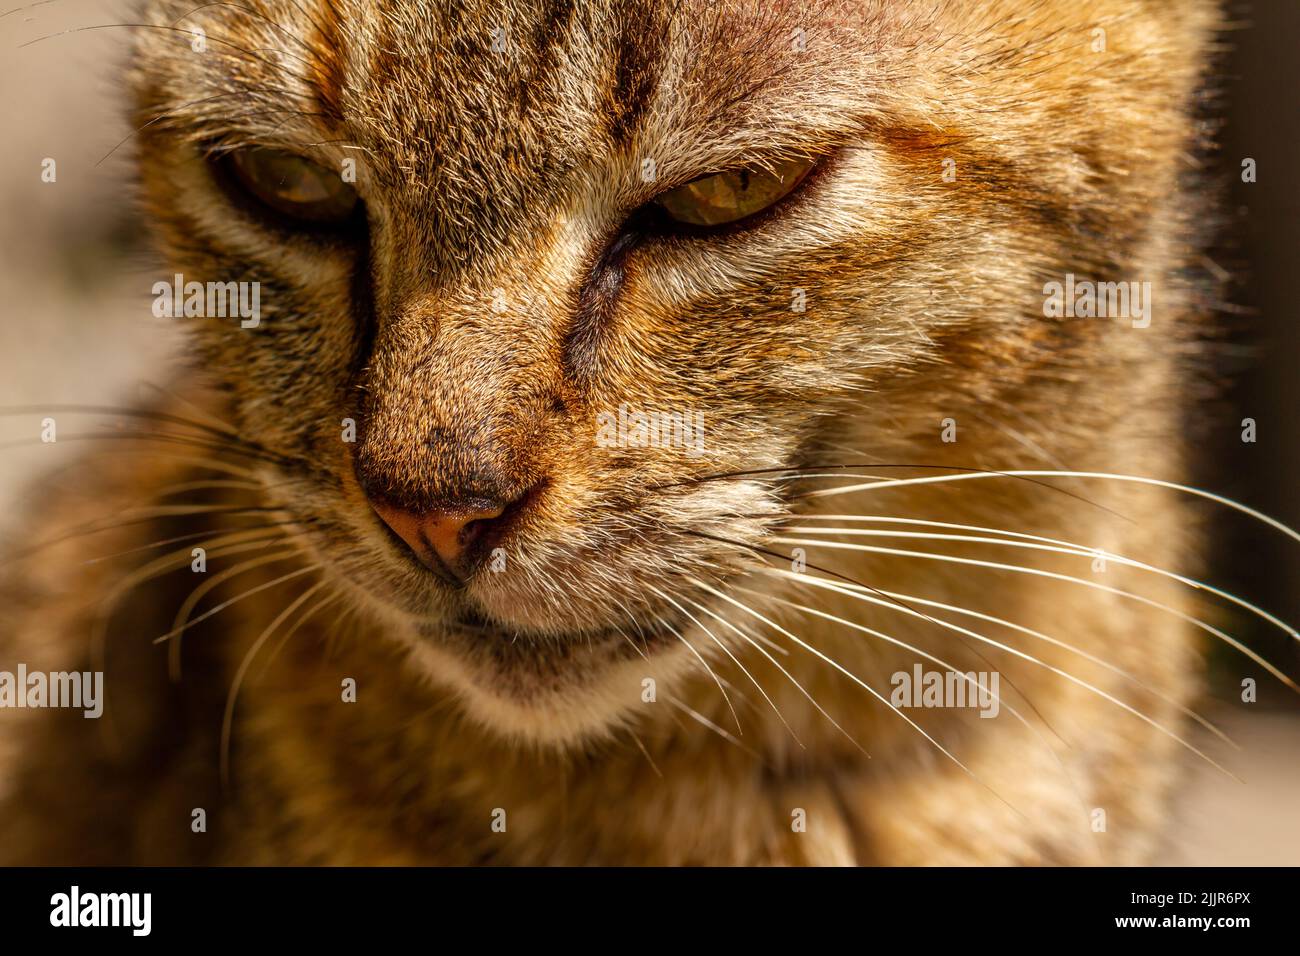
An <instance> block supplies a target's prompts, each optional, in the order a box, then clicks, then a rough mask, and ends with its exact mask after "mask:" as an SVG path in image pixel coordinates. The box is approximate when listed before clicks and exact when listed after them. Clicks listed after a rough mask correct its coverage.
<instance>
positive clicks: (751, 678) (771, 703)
mask: <svg viewBox="0 0 1300 956" xmlns="http://www.w3.org/2000/svg"><path fill="white" fill-rule="evenodd" d="M649 587H650V590H652V591H654V592H655V593H656V594H658V595H659V596H660V597H661V598H663V599H664V600H665V601H668V602H669V603H670V604H672V606H673V607H675V608H677V610H679V611H681V612H682V613H683V614H685V615H686V616H687V617H688V618H690V619H691V620H692V621H694V622H695V625H696V626H697V627H699V629H700V630H702V631H703V632H704V633H705V634H707V635H708V636H709V638H710V639H711V640H712V641H713V643H714V644H717V645H718V647H720V648H722V652H723V653H724V654H726V655H727V656H728V657H729V658H731V661H732V663H733V664H735V665H736V666H737V667H739V668H740V672H741V673H742V674H744V675H745V676H746V677H747V678H749V682H750V683H751V684H753V685H754V687H755V688H757V689H758V692H759V694H761V695H762V697H763V699H764V700H765V701H767V704H768V706H769V707H771V708H772V710H773V711H774V712H775V713H776V716H777V719H778V720H780V721H781V723H782V724H784V725H785V729H786V730H788V731H789V732H790V736H791V737H793V738H794V742H795V743H797V744H798V745H799V746H800V747H803V746H804V745H803V741H801V740H800V739H799V735H798V734H796V733H795V732H794V728H793V727H791V726H790V724H789V722H787V721H786V719H785V715H784V714H782V713H781V708H779V707H777V706H776V702H775V701H774V700H772V698H771V697H769V696H768V695H767V691H765V690H764V689H763V685H762V684H760V683H759V682H758V681H757V680H756V679H755V678H754V675H753V674H751V673H750V672H749V669H748V668H747V667H745V665H744V664H742V663H741V662H740V659H739V658H738V657H736V655H735V654H733V653H732V652H731V648H729V647H727V645H726V644H725V643H724V642H722V641H720V640H718V638H717V637H716V636H715V635H714V633H713V632H712V631H711V630H709V629H708V628H707V627H706V626H705V625H704V623H703V622H702V621H701V620H700V619H699V618H697V617H696V616H695V615H694V614H692V613H691V612H690V611H688V610H686V608H684V607H682V606H681V605H680V604H678V603H677V602H676V601H675V600H673V599H672V598H670V597H669V596H668V595H667V594H664V592H663V591H660V590H659V589H658V588H657V587H655V586H654V585H653V584H652V585H649ZM683 600H687V601H690V598H685V597H684V598H683ZM690 603H692V604H695V606H696V607H699V605H698V604H696V602H694V601H691V602H690ZM715 616H716V615H715ZM755 646H757V645H755ZM764 653H765V654H766V652H764ZM773 663H775V661H773ZM736 727H737V729H739V727H740V724H739V722H737V724H736ZM804 749H807V748H804Z"/></svg>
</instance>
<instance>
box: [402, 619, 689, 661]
mask: <svg viewBox="0 0 1300 956" xmlns="http://www.w3.org/2000/svg"><path fill="white" fill-rule="evenodd" d="M421 630H422V632H424V633H425V635H426V636H428V637H430V638H446V637H449V636H450V637H453V638H455V639H457V640H459V641H461V642H466V643H472V644H474V645H475V646H476V647H477V648H479V649H483V650H490V651H493V652H494V653H498V654H505V653H508V654H511V655H512V656H513V655H519V654H527V653H528V652H529V651H530V649H542V648H545V649H546V650H547V651H548V652H554V651H555V650H556V649H567V650H568V651H569V652H573V651H579V652H580V651H581V650H582V649H584V648H586V649H592V650H594V649H596V648H597V647H600V648H603V649H605V650H609V649H610V648H611V647H617V646H618V645H621V646H622V649H623V650H625V651H626V656H628V657H635V656H641V657H647V656H649V655H650V654H652V653H654V652H655V651H658V650H660V649H662V648H664V647H667V646H668V645H670V644H671V643H672V642H673V641H676V640H680V637H679V631H680V624H679V622H677V621H676V620H674V619H672V618H670V617H668V616H663V617H660V618H658V619H656V621H654V622H653V623H649V622H647V623H643V624H641V625H640V626H639V627H632V626H627V627H623V626H619V625H613V626H608V627H597V628H589V629H579V630H571V631H562V632H556V631H539V630H535V629H530V628H527V627H521V626H518V625H513V624H506V623H502V622H499V621H496V620H494V619H492V618H491V617H489V616H488V615H486V614H484V613H483V612H481V611H479V610H478V609H477V608H474V607H466V608H464V609H462V610H460V611H459V612H458V613H456V614H455V615H453V616H452V617H451V618H450V619H448V620H444V621H441V622H439V623H437V624H432V623H431V624H429V625H427V626H425V627H422V628H421ZM620 656H621V655H620Z"/></svg>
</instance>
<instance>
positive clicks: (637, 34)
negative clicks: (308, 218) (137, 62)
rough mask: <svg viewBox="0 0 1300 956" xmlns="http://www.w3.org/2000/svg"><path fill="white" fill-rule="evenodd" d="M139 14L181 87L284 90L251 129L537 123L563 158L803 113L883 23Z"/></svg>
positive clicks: (751, 12) (570, 11) (524, 2)
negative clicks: (773, 104) (665, 134)
mask: <svg viewBox="0 0 1300 956" xmlns="http://www.w3.org/2000/svg"><path fill="white" fill-rule="evenodd" d="M151 9H152V10H153V12H154V14H155V15H154V17H153V18H152V19H153V22H154V23H155V24H156V25H157V27H158V30H157V31H156V32H154V33H153V34H152V35H151V36H149V37H147V38H144V39H145V44H144V45H143V50H144V52H145V55H146V56H150V55H153V56H155V57H156V58H157V59H159V60H161V62H162V63H163V65H164V67H165V68H166V69H170V70H172V71H174V72H179V74H180V76H179V77H178V78H177V82H176V83H175V85H176V86H177V88H178V89H177V92H178V93H184V92H195V91H204V90H207V89H227V90H229V91H230V101H231V102H230V103H228V104H225V105H229V106H233V105H236V104H238V103H239V99H238V94H239V91H240V89H241V87H242V88H243V89H245V90H247V91H249V92H250V94H257V95H258V96H259V97H260V98H267V97H269V96H270V95H272V94H273V93H274V92H276V91H279V92H280V93H282V94H283V95H284V96H286V97H291V98H292V99H293V102H290V103H285V104H282V105H283V106H284V107H285V109H284V111H283V113H282V114H281V115H278V116H275V115H270V114H266V115H264V114H262V113H253V114H249V115H250V117H251V118H252V119H253V120H254V121H256V120H260V119H265V120H267V122H265V123H264V124H263V126H264V127H269V128H272V129H275V130H281V129H288V130H295V129H297V128H298V127H303V129H304V132H308V133H311V132H319V131H321V130H322V129H326V131H328V132H338V131H340V130H341V129H342V127H344V126H347V127H348V128H349V130H350V131H351V132H354V133H355V134H356V135H358V136H360V137H364V138H366V139H368V140H369V142H367V143H366V145H368V146H370V147H372V148H375V149H385V148H387V149H391V148H393V147H400V146H401V145H402V144H403V143H414V144H420V143H421V142H428V143H429V144H430V145H431V146H432V147H433V148H434V149H435V150H437V149H438V148H439V145H438V144H439V143H440V142H441V143H443V144H446V145H454V142H455V139H456V136H455V134H456V131H457V128H458V127H471V128H473V130H474V131H475V133H476V135H477V138H478V140H479V141H480V142H482V141H487V140H489V139H491V140H495V141H497V142H500V143H502V144H508V143H510V142H511V140H519V141H521V145H522V143H523V141H525V140H527V139H528V138H529V137H530V135H532V133H533V131H535V130H537V129H539V128H544V129H546V130H548V131H550V132H553V133H556V134H559V135H561V136H563V137H564V138H566V139H567V140H568V142H569V143H571V144H572V147H573V152H574V153H575V155H577V154H581V153H582V152H583V151H584V150H589V149H591V148H593V147H599V146H604V147H605V148H609V147H611V146H612V147H614V148H617V147H619V146H621V145H625V144H627V143H629V142H631V141H632V140H633V139H634V138H635V136H636V134H637V132H638V130H639V129H641V128H643V127H644V126H645V125H646V123H647V118H649V120H650V121H651V123H650V125H651V127H652V128H653V125H654V124H653V121H654V120H660V121H664V122H665V123H666V124H667V125H673V124H675V125H677V126H680V125H682V123H683V120H684V119H685V118H687V117H690V116H691V114H692V111H694V114H695V118H696V119H701V118H703V117H704V116H706V115H707V114H709V113H711V112H712V113H717V114H718V115H717V117H714V118H715V119H719V118H724V117H726V116H727V114H730V118H731V119H733V120H734V119H735V118H736V117H737V116H738V115H739V114H741V113H742V112H743V111H744V109H745V108H746V107H747V106H752V105H754V104H755V103H760V102H761V101H763V98H764V97H766V98H767V100H768V101H772V100H774V98H775V97H776V95H778V94H782V93H784V94H785V97H786V102H787V104H788V107H793V106H794V105H796V104H799V105H801V107H802V109H804V110H805V111H807V110H811V109H813V108H814V106H815V104H816V103H817V102H819V101H818V100H816V99H810V98H809V96H808V94H809V93H810V92H813V91H814V90H823V91H824V90H825V89H826V88H828V87H830V86H833V85H834V83H833V80H832V79H830V78H831V77H833V76H835V75H837V74H841V73H843V72H844V71H845V69H846V68H851V67H852V65H853V64H854V63H855V62H857V57H856V55H855V54H856V53H859V52H861V47H862V46H863V44H864V43H865V42H870V41H872V40H875V41H878V40H879V36H878V34H879V33H880V23H881V22H882V17H881V16H880V15H879V13H878V12H877V13H870V12H868V11H872V10H877V7H876V5H875V4H871V3H862V2H861V0H858V2H853V3H850V2H847V0H782V2H777V3H773V2H770V0H762V2H760V0H674V2H667V3H666V2H663V0H453V2H448V0H250V3H248V4H239V5H236V4H206V5H202V6H199V7H194V6H192V5H185V4H182V3H179V2H178V0H160V2H158V3H157V4H156V5H151ZM191 30H194V31H199V32H203V33H205V34H206V37H205V39H206V44H205V50H204V51H203V52H202V53H201V54H200V55H198V56H194V57H188V58H182V57H180V56H178V55H177V51H176V50H175V49H172V48H173V47H183V46H185V45H186V44H188V43H189V33H188V31H191ZM177 34H179V35H177ZM160 47H162V48H163V49H162V50H161V51H160V50H159V48H160ZM855 48H857V49H856V50H855ZM182 52H184V51H182ZM178 61H179V62H178ZM149 68H150V67H149V65H148V64H144V65H143V66H142V70H143V71H145V72H147V71H148V70H149ZM186 81H189V82H188V89H187V88H185V83H186ZM311 107H314V109H313V108H311ZM227 112H228V113H230V114H232V119H234V118H236V116H237V115H238V111H237V110H234V109H230V110H227ZM674 114H675V115H674ZM308 127H309V129H308ZM652 131H653V130H652ZM251 132H253V133H254V134H256V133H257V132H259V131H258V130H256V129H254V130H252V131H251ZM399 151H402V152H409V154H408V155H404V156H401V157H398V158H399V160H401V161H409V160H412V159H415V158H416V157H415V155H414V154H415V153H418V152H419V150H410V151H406V150H399Z"/></svg>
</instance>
